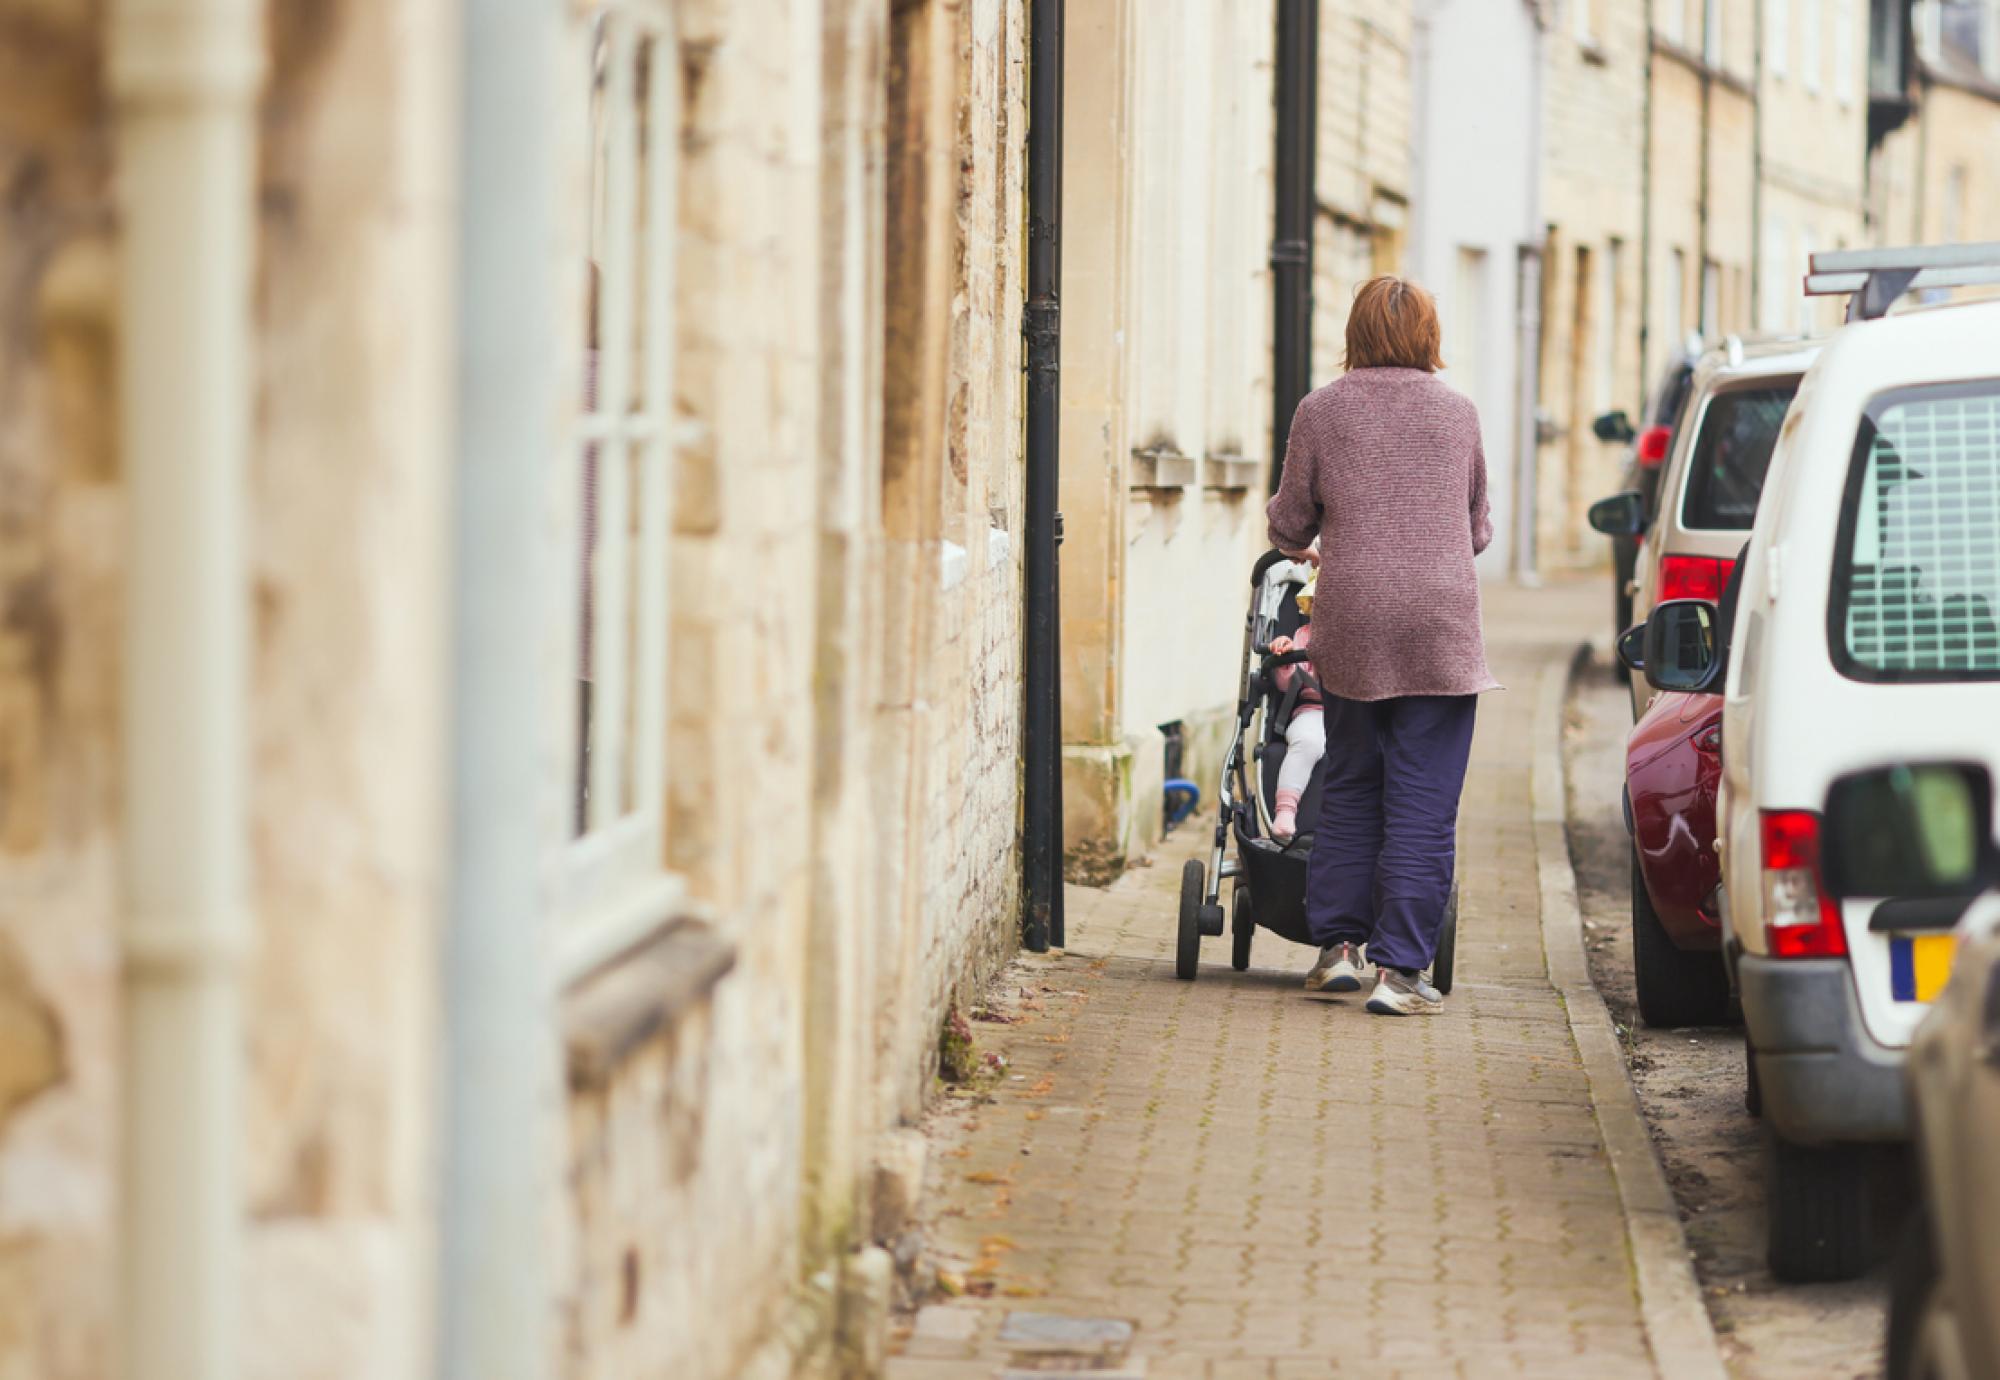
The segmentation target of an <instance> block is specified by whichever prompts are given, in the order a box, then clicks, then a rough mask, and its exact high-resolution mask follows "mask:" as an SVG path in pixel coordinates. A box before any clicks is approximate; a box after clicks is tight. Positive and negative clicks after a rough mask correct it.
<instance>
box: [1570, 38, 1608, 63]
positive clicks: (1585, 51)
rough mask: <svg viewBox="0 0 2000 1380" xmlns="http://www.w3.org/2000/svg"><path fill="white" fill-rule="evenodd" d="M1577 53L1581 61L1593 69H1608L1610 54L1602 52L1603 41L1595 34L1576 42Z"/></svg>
mask: <svg viewBox="0 0 2000 1380" xmlns="http://www.w3.org/2000/svg"><path fill="white" fill-rule="evenodd" d="M1576 47H1577V51H1578V52H1579V53H1580V54H1582V56H1583V60H1584V61H1585V62H1587V63H1589V64H1590V65H1591V66H1593V67H1609V66H1610V65H1611V54H1610V53H1608V52H1606V51H1605V50H1604V40H1603V39H1601V38H1599V37H1598V36H1597V35H1596V34H1589V35H1586V36H1584V37H1582V38H1579V39H1577V41H1576Z"/></svg>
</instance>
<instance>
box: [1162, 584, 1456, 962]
mask: <svg viewBox="0 0 2000 1380" xmlns="http://www.w3.org/2000/svg"><path fill="white" fill-rule="evenodd" d="M1316 584H1317V572H1316V571H1315V570H1314V568H1313V567H1312V566H1311V565H1310V564H1308V563H1306V562H1304V561H1294V560H1292V559H1290V558H1289V557H1287V556H1286V555H1285V554H1284V553H1283V552H1281V551H1267V552H1265V553H1264V555H1263V556H1262V557H1260V558H1259V559H1258V561H1257V564H1256V566H1255V567H1254V568H1253V569H1252V571H1251V574H1250V588H1251V598H1250V611H1249V616H1248V618H1247V619H1246V625H1245V628H1244V647H1243V661H1242V666H1243V682H1242V693H1241V695H1240V697H1239V698H1238V700H1237V705H1236V730H1235V733H1234V735H1233V736H1232V738H1231V740H1230V744H1229V750H1228V752H1227V753H1225V754H1224V756H1223V762H1222V783H1221V787H1220V789H1219V790H1218V792H1217V795H1218V797H1219V799H1220V801H1221V807H1222V808H1221V818H1220V819H1218V820H1217V821H1216V825H1215V842H1214V846H1213V847H1212V848H1211V849H1210V853H1209V859H1208V863H1207V865H1206V866H1205V867H1204V865H1203V863H1202V860H1201V859H1200V858H1190V859H1188V860H1187V862H1186V863H1185V864H1184V865H1183V866H1182V869H1181V905H1180V930H1179V935H1178V941H1179V942H1178V945H1177V948H1176V953H1175V963H1174V971H1175V972H1176V974H1177V975H1178V976H1180V977H1182V978H1188V979H1192V978H1193V977H1194V976H1195V974H1196V972H1197V971H1198V968H1199V963H1200V955H1201V941H1202V938H1203V936H1205V935H1219V934H1221V933H1222V931H1223V928H1224V924H1223V911H1222V905H1221V890H1222V881H1223V879H1224V878H1225V877H1228V878H1233V879H1234V880H1235V893H1234V896H1233V898H1232V910H1233V911H1234V914H1233V916H1232V917H1231V920H1230V924H1229V929H1230V931H1231V935H1232V940H1233V942H1232V944H1231V952H1230V959H1231V963H1232V964H1233V966H1234V967H1235V968H1236V969H1237V971H1239V972H1240V971H1242V970H1243V969H1245V968H1248V967H1249V966H1250V944H1251V940H1252V938H1253V937H1254V935H1255V933H1256V930H1257V928H1258V927H1259V926H1262V927H1263V928H1265V929H1267V930H1270V931H1271V932H1272V933H1274V934H1277V935H1280V936H1282V937H1283V938H1286V939H1289V940H1291V941H1292V942H1293V943H1295V944H1305V945H1312V944H1313V943H1314V941H1313V938H1312V934H1311V932H1310V931H1309V930H1308V929H1307V928H1306V917H1305V893H1306V862H1307V859H1308V858H1310V857H1311V855H1312V845H1313V836H1312V830H1311V825H1312V823H1313V822H1315V821H1317V820H1318V818H1319V796H1320V782H1321V778H1322V776H1323V775H1324V769H1323V766H1322V763H1323V760H1324V753H1325V750H1326V730H1325V723H1324V710H1323V703H1322V700H1321V696H1320V689H1319V685H1318V682H1317V681H1316V680H1315V679H1314V678H1313V676H1312V670H1311V666H1310V665H1309V664H1308V652H1307V647H1308V646H1309V642H1310V636H1311V633H1310V629H1309V626H1308V623H1307V618H1308V615H1309V614H1310V613H1311V610H1312V600H1313V591H1314V587H1315V585H1316ZM1301 821H1303V822H1304V823H1305V825H1306V827H1305V828H1304V829H1303V830H1301V829H1300V828H1299V824H1300V822H1301ZM1232 837H1233V839H1234V841H1235V844H1236V856H1235V857H1234V858H1231V859H1226V858H1225V855H1226V853H1227V851H1228V846H1229V843H1230V841H1231V839H1232ZM1457 939H1458V885H1457V883H1456V882H1454V883H1453V884H1452V890H1451V897H1450V900H1449V901H1448V902H1447V903H1446V906H1445V913H1444V924H1443V926H1442V928H1441V929H1440V930H1439V932H1438V945H1437V955H1436V958H1435V959H1434V961H1433V963H1432V967H1431V975H1430V977H1431V983H1432V985H1433V986H1435V987H1436V988H1437V989H1438V991H1440V992H1446V993H1448V992H1450V991H1451V979H1452V964H1453V959H1454V956H1455V954H1456V951H1457Z"/></svg>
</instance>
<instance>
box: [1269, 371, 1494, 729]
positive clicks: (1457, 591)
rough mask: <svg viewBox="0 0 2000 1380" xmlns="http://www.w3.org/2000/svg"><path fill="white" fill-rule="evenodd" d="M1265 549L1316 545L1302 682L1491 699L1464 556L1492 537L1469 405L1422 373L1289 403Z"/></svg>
mask: <svg viewBox="0 0 2000 1380" xmlns="http://www.w3.org/2000/svg"><path fill="white" fill-rule="evenodd" d="M1266 516H1267V517H1269V519H1270V523H1271V542H1272V544H1273V545H1274V546H1278V547H1280V548H1282V549H1284V550H1287V551H1299V550H1303V549H1304V548H1305V547H1307V546H1309V545H1311V543H1312V540H1313V538H1314V537H1318V538H1319V551H1320V565H1319V583H1318V587H1317V590H1316V592H1315V594H1314V597H1313V609H1312V667H1313V674H1314V675H1316V676H1318V677H1319V682H1320V684H1321V685H1322V686H1324V687H1325V688H1326V691H1327V693H1328V694H1330V695H1338V696H1339V697H1340V698H1342V699H1348V700H1386V699H1393V698H1396V697H1399V696H1403V695H1474V694H1478V693H1479V692H1480V691H1482V690H1497V689H1499V688H1500V684H1499V682H1498V681H1496V680H1494V679H1493V675H1492V673H1491V672H1490V671H1488V670H1487V669H1486V648H1485V644H1484V642H1483V640H1482V638H1481V636H1480V631H1479V578H1478V576H1476V575H1475V574H1474V573H1473V568H1472V558H1473V557H1474V556H1475V555H1477V554H1478V553H1479V552H1481V551H1484V550H1485V549H1486V547H1487V544H1488V543H1489V542H1491V541H1492V540H1493V520H1492V517H1491V515H1490V514H1489V512H1488V509H1487V504H1486V454H1485V452H1484V451H1483V450H1482V449H1481V448H1480V444H1479V413H1478V411H1477V409H1475V408H1474V407H1473V405H1472V402H1471V400H1470V399H1468V398H1466V397H1464V396H1463V395H1462V394H1459V393H1457V392H1454V391H1453V390H1452V389H1451V388H1450V387H1449V386H1447V385H1446V384H1444V383H1443V382H1441V381H1440V380H1439V379H1438V378H1436V377H1435V376H1434V375H1432V374H1430V373H1428V372H1426V371H1425V370H1422V369H1356V370H1354V371H1353V372H1352V373H1349V374H1345V375H1343V376H1341V377H1340V378H1338V379H1335V380H1334V381H1333V382H1332V383H1329V384H1327V385H1326V386H1325V387H1324V388H1320V389H1316V390H1315V391H1314V392H1312V393H1311V394H1309V395H1308V396H1307V397H1306V398H1305V400H1304V401H1303V402H1301V403H1300V404H1299V407H1298V411H1297V413H1295V414H1294V415H1293V417H1292V434H1291V439H1290V440H1289V441H1288V442H1287V444H1286V446H1285V472H1284V478H1283V480H1282V482H1281V483H1280V484H1279V485H1278V492H1277V496H1276V497H1274V498H1273V499H1272V500H1271V503H1270V507H1269V508H1268V509H1266Z"/></svg>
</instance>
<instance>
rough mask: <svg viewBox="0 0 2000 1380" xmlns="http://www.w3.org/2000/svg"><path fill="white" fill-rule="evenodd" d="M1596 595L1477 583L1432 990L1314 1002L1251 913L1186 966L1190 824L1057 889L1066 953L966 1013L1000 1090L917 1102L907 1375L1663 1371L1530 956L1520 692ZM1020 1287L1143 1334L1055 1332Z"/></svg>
mask: <svg viewBox="0 0 2000 1380" xmlns="http://www.w3.org/2000/svg"><path fill="white" fill-rule="evenodd" d="M1606 602H1607V601H1606V598H1605V596H1604V589H1603V581H1602V579H1601V578H1599V579H1594V580H1590V581H1587V582H1582V583H1575V584H1565V585H1560V586H1557V587H1554V588H1552V589H1548V590H1543V591H1523V590H1516V589H1513V588H1503V587H1494V588H1491V589H1489V590H1488V591H1487V637H1488V650H1489V654H1490V657H1491V660H1492V664H1493V667H1494V671H1495V673H1496V674H1497V675H1498V676H1499V678H1500V679H1501V680H1502V681H1503V682H1505V683H1506V684H1507V685H1508V686H1509V687H1510V688H1509V690H1508V691H1507V692H1506V693H1504V694H1497V695H1491V696H1488V697H1487V698H1486V699H1485V700H1484V702H1483V703H1482V704H1481V706H1480V721H1479V730H1478V736H1477V739H1476V742H1475V744H1474V749H1473V764H1472V773H1471V778H1470V780H1469V781H1468V784H1467V788H1466V795H1465V807H1464V811H1463V814H1462V817H1461V824H1460V863H1459V875H1460V879H1461V914H1462V919H1461V921H1460V929H1459V948H1458V983H1457V988H1456V990H1455V992H1454V993H1453V994H1452V996H1451V997H1450V998H1449V999H1448V1000H1447V1003H1446V1011H1445V1013H1444V1014H1442V1015H1441V1016H1437V1017H1431V1018H1424V1019H1412V1020H1401V1021H1396V1020H1385V1019H1380V1018H1376V1017H1371V1016H1368V1015H1367V1014H1366V1013H1365V1012H1364V1011H1363V1010H1362V997H1361V996H1358V995H1357V996H1350V997H1345V998H1325V997H1321V998H1309V997H1307V996H1306V995H1305V994H1304V993H1303V992H1301V991H1300V989H1299V985H1298V984H1299V979H1300V976H1301V975H1302V973H1303V971H1304V969H1305V968H1306V966H1307V965H1308V962H1309V957H1310V955H1309V952H1308V951H1307V950H1305V949H1303V948H1299V947H1296V946H1293V945H1291V944H1288V943H1286V942H1285V941H1283V940H1281V939H1279V938H1277V937H1276V936H1274V935H1272V934H1270V933H1268V932H1267V931H1259V932H1258V935H1257V944H1256V949H1255V952H1254V953H1253V957H1252V964H1253V966H1252V968H1251V970H1250V971H1249V972H1247V973H1236V972H1234V971H1232V970H1231V969H1230V967H1229V956H1228V955H1229V941H1228V939H1227V938H1226V937H1225V938H1220V939H1211V940H1208V941H1206V942H1205V944H1204V946H1203V955H1202V956H1203V959H1204V966H1203V969H1202V973H1201V976H1200V978H1199V980H1197V981H1195V982H1192V983H1182V982H1177V981H1176V980H1175V979H1174V977H1173V963H1172V950H1173V943H1174V921H1175V894H1176V888H1177V885H1178V879H1179V873H1180V863H1181V860H1182V859H1183V858H1184V857H1187V856H1193V855H1195V854H1197V853H1198V852H1203V851H1205V849H1206V841H1207V838H1208V834H1209V829H1208V828H1207V827H1200V826H1184V827H1183V828H1182V829H1181V830H1180V831H1178V832H1177V834H1176V835H1175V837H1174V838H1173V839H1172V840H1171V841H1170V842H1169V844H1168V845H1167V846H1166V847H1164V848H1163V849H1162V850H1161V851H1160V853H1159V855H1158V856H1157V857H1156V859H1155V860H1154V862H1153V864H1152V865H1151V866H1150V867H1144V868H1136V869H1134V870H1132V871H1131V872H1129V873H1128V874H1127V875H1126V876H1125V877H1124V878H1122V879H1121V880H1120V881H1119V882H1118V883H1117V884H1116V885H1114V886H1112V887H1111V888H1109V889H1108V890H1104V891H1094V890H1087V889H1082V888H1071V889H1070V891H1069V894H1068V908H1069V916H1068V923H1069V940H1070V947H1069V950H1068V951H1067V952H1066V953H1063V954H1059V955H1051V956H1048V957H1043V958H1032V957H1024V958H1023V959H1022V961H1021V962H1019V963H1018V964H1016V965H1015V966H1014V967H1013V968H1012V969H1010V970H1009V974H1008V978H1007V980H1006V981H1005V982H1004V983H1003V985H1002V987H1003V990H1002V991H1001V992H1000V993H998V994H997V995H996V997H995V999H994V1000H995V1008H994V1013H993V1014H997V1015H1000V1016H1003V1017H1006V1018H1009V1022H1011V1023H1007V1022H980V1023H976V1024H975V1030H976V1032H977V1034H978V1037H979V1042H980V1046H981V1048H982V1049H985V1050H997V1051H999V1052H1001V1053H1003V1054H1004V1055H1005V1057H1006V1058H1007V1060H1008V1061H1009V1064H1010V1067H1009V1068H1008V1070H1007V1071H1006V1073H1005V1074H1004V1075H1003V1076H1002V1078H1001V1081H1000V1082H999V1084H998V1086H997V1088H996V1089H995V1092H994V1096H993V1099H992V1101H991V1102H990V1103H986V1104H984V1105H976V1106H967V1105H965V1104H964V1103H961V1102H956V1101H954V1102H953V1103H950V1104H948V1105H947V1106H946V1107H945V1108H944V1109H942V1110H941V1111H940V1113H939V1114H938V1115H936V1116H934V1117H933V1118H932V1120H931V1126H930V1128H929V1129H930V1130H931V1132H932V1134H933V1136H934V1138H935V1139H934V1146H933V1152H932V1159H931V1166H930V1179H929V1184H928V1188H927V1194H926V1204H925V1216H926V1220H927V1231H928V1237H929V1241H930V1244H931V1247H932V1249H933V1250H934V1251H935V1252H936V1253H937V1254H938V1255H939V1256H940V1257H941V1259H943V1260H944V1261H945V1262H946V1263H947V1264H948V1265H955V1267H956V1269H955V1273H956V1274H957V1275H958V1276H959V1277H960V1278H962V1279H963V1281H964V1284H965V1288H966V1291H967V1292H966V1295H965V1296H964V1297H960V1298H956V1299H953V1300H952V1301H950V1302H948V1303H944V1304H938V1305H934V1306H932V1307H928V1308H925V1309H924V1310H922V1311H921V1312H920V1313H919V1314H918V1316H917V1318H916V1320H915V1324H914V1328H913V1330H912V1331H911V1332H910V1334H909V1335H908V1336H907V1337H905V1338H903V1339H902V1340H901V1342H900V1344H899V1347H898V1350H899V1353H900V1354H899V1356H898V1357H897V1358H896V1359H895V1360H894V1361H892V1363H891V1368H890V1372H889V1373H890V1375H891V1376H892V1377H894V1378H895V1380H930V1378H931V1377H952V1378H953V1380H956V1377H975V1376H991V1375H994V1374H996V1373H1003V1374H1004V1373H1007V1372H1008V1371H1009V1370H1010V1369H1011V1370H1019V1371H1026V1372H1031V1373H1032V1372H1036V1371H1045V1370H1048V1369H1067V1370H1070V1371H1074V1370H1076V1369H1078V1368H1079V1367H1094V1371H1093V1370H1091V1369H1086V1371H1085V1373H1097V1374H1118V1375H1145V1376H1149V1377H1169V1376H1205V1377H1215V1380H1221V1378H1222V1377H1235V1376H1260V1377H1273V1378H1275V1377H1281V1376H1308V1375H1310V1376H1320V1375H1328V1374H1336V1373H1343V1372H1349V1373H1357V1374H1362V1373H1365V1374H1368V1375H1371V1376H1373V1375H1412V1376H1428V1375H1454V1376H1468V1377H1477V1376H1489V1375H1530V1376H1537V1377H1546V1376H1579V1377H1582V1376H1588V1377H1599V1378H1603V1377H1619V1376H1640V1375H1644V1376H1650V1375H1653V1374H1654V1366H1653V1362H1652V1358H1651V1355H1650V1353H1649V1351H1648V1346H1647V1340H1646V1332H1645V1328H1644V1326H1643V1323H1642V1319H1641V1313H1640V1308H1639V1302H1638V1298H1637V1294H1636V1290H1635V1286H1634V1272H1633V1266H1632V1262H1631V1257H1630V1253H1629V1251H1628V1248H1627V1235H1626V1223H1625V1219H1624V1216H1623V1213H1622V1210H1621V1207H1620V1198H1619V1193H1618V1187H1617V1184H1616V1182H1615V1180H1614V1178H1613V1175H1612V1172H1611V1168H1610V1164H1609V1161H1608V1159H1607V1157H1606V1153H1605V1148H1604V1144H1603V1141H1602V1139H1601V1138H1600V1133H1599V1129H1598V1123H1597V1120H1596V1117H1595V1115H1594V1113H1593V1109H1592V1106H1591V1099H1590V1091H1589V1085H1588V1083H1587V1081H1586V1078H1585V1075H1584V1071H1583V1066H1582V1063H1581V1061H1580V1059H1579V1057H1578V1053H1577V1048H1576V1044H1575V1042H1574V1040H1573V1039H1572V1037H1571V1033H1570V1026H1569V1023H1568V1020H1567V1017H1566V1014H1565V1010H1564V1006H1563V1002H1562V999H1561V997H1560V996H1559V995H1558V994H1557V993H1556V991H1555V989H1554V988H1553V987H1551V986H1550V983H1549V980H1548V974H1547V969H1546V966H1545V962H1544V958H1543V944H1542V936H1541V909H1540V908H1541V891H1540V880H1539V876H1538V872H1537V863H1536V839H1535V826H1534V819H1533V809H1532V805H1531V798H1530V782H1531V768H1532V764H1533V757H1534V751H1535V743H1534V733H1533V726H1534V723H1535V709H1536V702H1537V698H1538V696H1537V688H1538V686H1539V685H1540V684H1541V683H1542V679H1543V677H1544V676H1545V675H1548V674H1554V675H1560V674H1562V667H1563V666H1564V664H1566V662H1567V660H1568V656H1569V653H1570V652H1571V651H1572V650H1573V648H1574V647H1575V645H1576V643H1577V641H1578V640H1579V639H1581V638H1583V637H1587V636H1590V635H1593V634H1596V633H1598V632H1599V631H1600V627H1601V625H1602V623H1603V621H1604V619H1603V615H1604V605H1605V603H1606ZM1206 785H1207V783H1204V786H1206ZM1204 803H1205V804H1206V802H1204ZM1204 815H1205V818H1207V819H1212V818H1213V816H1212V815H1208V814H1206V812H1204ZM1224 899H1225V903H1226V900H1227V896H1226V892H1225V898H1224ZM1022 1314H1059V1315H1064V1316H1066V1317H1069V1318H1096V1319H1106V1320H1118V1321H1122V1322H1125V1323H1129V1324H1131V1325H1132V1331H1131V1334H1130V1336H1129V1339H1128V1338H1126V1337H1124V1336H1123V1334H1122V1333H1121V1332H1120V1331H1119V1330H1118V1329H1115V1328H1112V1329H1106V1331H1105V1332H1104V1334H1103V1336H1102V1338H1101V1339H1100V1340H1097V1341H1093V1342H1090V1343H1088V1344H1080V1343H1078V1342H1076V1341H1075V1340H1074V1339H1073V1338H1072V1339H1070V1340H1067V1341H1064V1340H1062V1339H1057V1340H1055V1341H1050V1342H1041V1341H1038V1340H1037V1337H1038V1335H1039V1334H1040V1332H1041V1331H1042V1330H1044V1329H1042V1328H1040V1327H1038V1325H1037V1324H1036V1323H1035V1321H1034V1319H1032V1318H1023V1317H1021V1316H1019V1315H1022ZM1010 1320H1011V1321H1010ZM1043 1348H1047V1350H1044V1349H1043ZM1051 1353H1053V1354H1051ZM1083 1356H1094V1358H1095V1359H1094V1360H1083V1359H1079V1358H1080V1357H1083Z"/></svg>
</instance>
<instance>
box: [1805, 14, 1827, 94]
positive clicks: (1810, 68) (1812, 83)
mask: <svg viewBox="0 0 2000 1380" xmlns="http://www.w3.org/2000/svg"><path fill="white" fill-rule="evenodd" d="M1825 3H1826V0H1799V80H1801V81H1803V82H1804V83H1805V87H1806V90H1808V91H1817V90H1819V79H1820V69H1821V67H1822V66H1823V65H1824V63H1823V61H1822V59H1821V57H1820V50H1819V19H1820V14H1819V12H1820V7H1821V6H1822V5H1824V4H1825Z"/></svg>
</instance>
